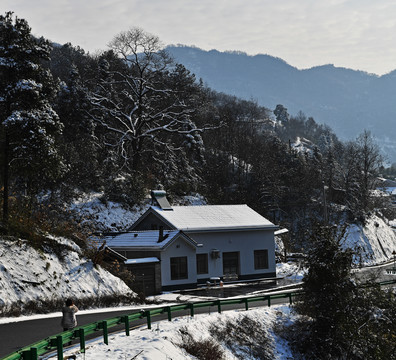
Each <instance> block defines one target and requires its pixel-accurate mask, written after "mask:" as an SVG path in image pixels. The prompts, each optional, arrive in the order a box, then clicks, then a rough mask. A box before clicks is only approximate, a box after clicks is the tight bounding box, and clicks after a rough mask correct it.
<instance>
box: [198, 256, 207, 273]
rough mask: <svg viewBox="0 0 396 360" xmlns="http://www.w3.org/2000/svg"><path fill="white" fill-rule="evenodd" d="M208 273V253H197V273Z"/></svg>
mask: <svg viewBox="0 0 396 360" xmlns="http://www.w3.org/2000/svg"><path fill="white" fill-rule="evenodd" d="M207 273H208V254H197V274H198V275H199V274H207Z"/></svg>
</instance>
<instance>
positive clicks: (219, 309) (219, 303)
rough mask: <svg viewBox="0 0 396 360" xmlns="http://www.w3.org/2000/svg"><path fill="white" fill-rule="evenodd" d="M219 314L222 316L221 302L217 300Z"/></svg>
mask: <svg viewBox="0 0 396 360" xmlns="http://www.w3.org/2000/svg"><path fill="white" fill-rule="evenodd" d="M217 312H218V313H219V314H221V302H220V300H217Z"/></svg>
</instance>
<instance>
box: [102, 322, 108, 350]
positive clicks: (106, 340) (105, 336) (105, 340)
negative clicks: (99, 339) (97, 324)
mask: <svg viewBox="0 0 396 360" xmlns="http://www.w3.org/2000/svg"><path fill="white" fill-rule="evenodd" d="M102 328H103V342H104V343H105V344H106V345H109V331H108V330H107V321H106V320H103V321H102Z"/></svg>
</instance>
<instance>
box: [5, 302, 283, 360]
mask: <svg viewBox="0 0 396 360" xmlns="http://www.w3.org/2000/svg"><path fill="white" fill-rule="evenodd" d="M283 303H288V300H287V299H276V300H272V301H271V304H272V305H276V304H283ZM160 306H161V305H159V307H160ZM260 306H267V302H265V303H263V302H253V303H249V308H253V307H260ZM234 309H244V305H243V304H238V305H222V307H221V310H222V312H223V311H228V310H234ZM133 312H136V311H127V310H121V311H111V312H106V313H104V312H100V313H90V314H84V315H82V314H78V313H77V321H78V325H86V324H89V323H92V322H95V321H100V320H105V319H110V318H113V317H117V316H120V315H126V314H130V313H133ZM214 312H217V306H212V307H204V308H198V309H194V313H195V314H202V313H214ZM189 314H190V312H189V310H184V311H180V312H175V313H172V317H178V316H179V317H180V316H186V315H189ZM167 318H168V317H167V314H161V315H157V316H155V317H153V318H152V321H153V322H155V321H158V320H166V319H167ZM60 321H61V317H60V316H59V317H55V318H44V319H36V320H28V321H21V322H15V323H8V324H0V358H1V357H3V356H6V355H8V354H10V353H12V352H14V351H16V350H18V349H20V348H22V347H24V346H27V345H30V344H32V343H34V342H36V341H40V340H42V339H45V338H47V337H50V336H53V335H55V334H58V333H59V332H61V331H62V328H61V326H60ZM144 324H146V319H139V320H136V321H134V322H133V323H131V326H132V327H135V326H138V325H144ZM122 328H123V325H120V327H118V328H117V327H114V328H111V329H109V330H110V331H112V332H114V331H117V330H120V329H122ZM97 336H101V332H98V333H97V335H95V337H97Z"/></svg>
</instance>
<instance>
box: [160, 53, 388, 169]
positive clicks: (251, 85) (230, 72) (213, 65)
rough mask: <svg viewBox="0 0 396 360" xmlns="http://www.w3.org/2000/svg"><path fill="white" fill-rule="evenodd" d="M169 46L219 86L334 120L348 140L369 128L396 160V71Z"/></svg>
mask: <svg viewBox="0 0 396 360" xmlns="http://www.w3.org/2000/svg"><path fill="white" fill-rule="evenodd" d="M264 46H265V45H264ZM167 50H168V51H169V52H170V53H171V54H172V56H174V58H175V59H176V61H178V62H180V63H182V64H183V65H185V66H186V67H187V69H189V70H190V71H192V72H193V73H195V75H196V76H197V77H198V78H202V80H203V81H204V83H205V84H207V85H208V86H210V87H211V88H212V89H214V90H217V91H225V92H227V93H228V94H232V95H235V96H238V97H241V98H243V99H256V100H257V102H258V103H259V104H260V105H262V106H266V107H269V108H270V109H272V110H273V109H275V107H276V105H277V104H283V105H284V106H285V107H287V108H288V109H289V112H290V113H291V114H294V115H295V114H297V113H298V112H299V111H303V112H305V113H307V114H309V115H310V116H313V117H314V118H315V120H316V121H317V122H318V123H320V124H328V125H330V126H331V127H332V128H333V130H334V132H335V133H336V134H337V136H339V137H340V138H341V139H342V140H350V139H354V138H356V136H358V134H359V133H361V130H362V129H367V130H369V131H371V133H372V134H373V136H374V137H375V138H376V139H377V141H378V144H379V145H380V147H381V150H383V152H384V153H385V154H386V155H387V156H388V160H389V161H390V162H391V163H393V162H395V161H396V143H395V141H394V140H393V139H394V138H395V132H394V129H393V127H392V126H390V124H391V122H392V121H393V120H394V119H395V117H396V106H395V104H394V101H393V94H394V93H395V90H396V77H395V76H396V71H393V72H390V73H388V74H385V75H383V76H377V75H375V74H369V73H366V72H363V71H357V70H351V69H346V68H340V67H335V66H333V65H331V64H328V65H323V66H316V67H313V68H310V69H303V70H300V69H297V68H295V67H293V66H292V65H289V64H287V63H286V62H285V61H283V60H282V59H279V58H275V57H273V56H270V55H262V54H259V55H255V56H249V55H247V54H245V53H242V52H235V51H234V52H219V51H217V50H211V51H204V50H201V49H199V48H195V47H189V46H168V47H167ZM307 56H309V55H307ZM395 67H396V66H395Z"/></svg>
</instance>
